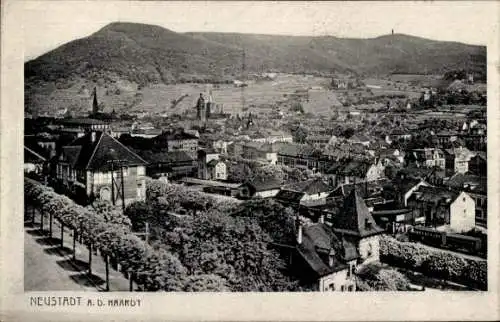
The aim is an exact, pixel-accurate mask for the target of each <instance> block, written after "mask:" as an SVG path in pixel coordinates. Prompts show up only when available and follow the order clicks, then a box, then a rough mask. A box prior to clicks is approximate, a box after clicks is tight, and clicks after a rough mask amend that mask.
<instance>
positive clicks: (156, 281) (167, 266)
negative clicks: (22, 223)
mask: <svg viewBox="0 0 500 322" xmlns="http://www.w3.org/2000/svg"><path fill="white" fill-rule="evenodd" d="M24 192H25V202H26V203H29V204H31V205H33V206H35V207H36V208H38V209H39V210H41V211H42V212H49V213H52V214H53V215H54V217H55V218H56V219H58V220H60V221H61V222H62V223H63V224H64V225H66V226H68V227H71V228H72V229H73V230H74V232H75V233H77V234H78V235H80V236H82V237H83V241H84V243H86V244H88V245H89V246H92V248H97V249H99V250H100V251H101V253H102V254H103V255H105V256H112V257H114V258H116V259H117V260H118V262H119V263H120V264H121V266H122V267H123V270H124V271H125V270H129V269H130V270H132V271H133V272H135V274H136V277H135V280H136V282H137V283H138V284H139V285H141V286H142V287H143V288H144V289H145V290H147V291H180V290H189V288H188V286H187V284H186V283H188V282H189V279H188V278H187V276H186V268H185V267H184V266H183V265H182V263H181V262H180V261H179V259H178V258H177V257H175V256H174V255H172V254H171V253H168V252H166V251H165V250H161V249H160V250H154V249H153V248H152V247H151V246H149V245H148V244H146V243H145V242H144V241H143V240H141V239H140V238H139V237H137V236H136V235H134V234H132V233H131V232H130V222H129V221H128V219H127V218H125V217H124V216H123V215H119V214H116V213H113V209H108V207H106V206H105V205H102V204H96V205H95V206H97V208H98V211H99V212H100V213H97V212H96V211H95V210H94V209H92V208H90V207H89V208H84V207H82V206H80V205H77V204H75V203H74V202H73V201H72V200H71V199H69V198H67V197H66V196H61V195H59V194H57V193H55V192H54V191H53V190H52V189H51V188H49V187H46V186H43V185H41V184H39V183H38V182H36V181H33V180H30V179H25V181H24ZM192 278H195V276H194V277H192ZM204 278H205V277H204V276H201V277H200V279H204ZM197 285H198V287H197V289H196V290H201V289H200V288H201V287H202V286H203V285H207V287H208V288H209V289H208V290H215V288H216V287H218V286H220V287H221V290H224V289H225V288H224V287H223V284H221V283H216V281H215V280H214V281H212V280H211V279H209V281H208V282H206V283H201V284H200V283H199V284H197ZM200 285H201V286H200Z"/></svg>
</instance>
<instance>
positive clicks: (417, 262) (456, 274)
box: [380, 237, 488, 290]
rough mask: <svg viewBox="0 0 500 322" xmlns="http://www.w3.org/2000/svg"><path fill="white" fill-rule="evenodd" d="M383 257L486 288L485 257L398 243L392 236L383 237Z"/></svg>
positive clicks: (381, 247) (432, 273)
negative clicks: (476, 257)
mask: <svg viewBox="0 0 500 322" xmlns="http://www.w3.org/2000/svg"><path fill="white" fill-rule="evenodd" d="M380 258H381V260H382V261H383V262H386V263H388V264H391V265H395V266H399V267H404V268H408V269H412V270H416V271H420V272H422V273H423V274H426V275H428V276H432V277H438V278H441V279H446V280H450V281H453V282H457V283H460V284H465V285H467V286H471V287H474V288H478V289H481V290H487V278H488V276H487V275H488V274H487V261H486V260H481V259H472V258H466V257H464V256H460V255H458V254H457V255H455V254H452V253H449V252H444V251H439V250H433V249H431V248H428V247H426V246H423V245H420V244H414V243H405V242H399V241H397V240H395V239H394V238H391V237H384V238H382V239H381V243H380Z"/></svg>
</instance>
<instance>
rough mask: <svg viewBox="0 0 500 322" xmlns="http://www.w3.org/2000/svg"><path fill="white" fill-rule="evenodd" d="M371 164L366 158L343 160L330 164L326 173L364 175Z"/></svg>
mask: <svg viewBox="0 0 500 322" xmlns="http://www.w3.org/2000/svg"><path fill="white" fill-rule="evenodd" d="M372 165H373V164H372V163H371V162H370V161H367V160H345V161H341V162H339V163H337V164H334V165H333V166H331V167H330V168H329V169H328V170H327V171H326V173H327V174H330V173H334V174H341V175H345V176H356V177H365V176H366V173H367V172H368V170H369V169H370V167H371V166H372Z"/></svg>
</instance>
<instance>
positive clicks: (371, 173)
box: [366, 165, 383, 181]
mask: <svg viewBox="0 0 500 322" xmlns="http://www.w3.org/2000/svg"><path fill="white" fill-rule="evenodd" d="M381 172H383V169H382V167H381V166H376V165H371V166H370V168H369V169H368V171H367V172H366V181H375V180H378V179H380V173H381Z"/></svg>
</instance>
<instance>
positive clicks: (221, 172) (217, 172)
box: [212, 162, 227, 180]
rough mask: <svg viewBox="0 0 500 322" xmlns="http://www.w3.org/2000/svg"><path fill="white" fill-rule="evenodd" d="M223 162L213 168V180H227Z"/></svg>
mask: <svg viewBox="0 0 500 322" xmlns="http://www.w3.org/2000/svg"><path fill="white" fill-rule="evenodd" d="M226 168H227V167H226V164H225V163H224V162H219V163H217V164H216V165H215V167H214V173H213V178H212V179H216V180H226V179H227V169H226Z"/></svg>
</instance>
